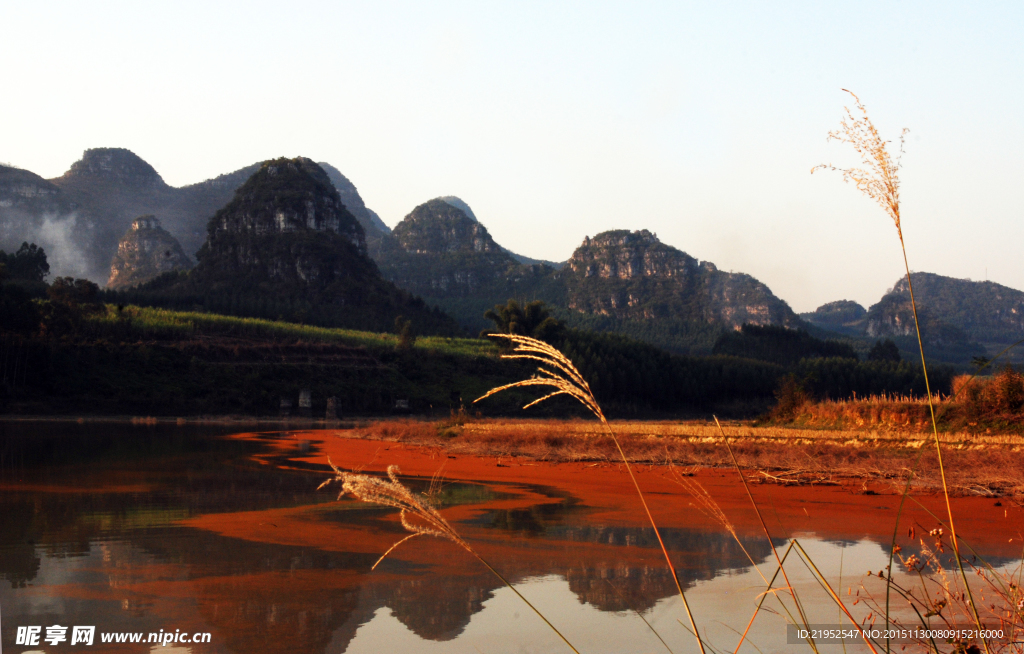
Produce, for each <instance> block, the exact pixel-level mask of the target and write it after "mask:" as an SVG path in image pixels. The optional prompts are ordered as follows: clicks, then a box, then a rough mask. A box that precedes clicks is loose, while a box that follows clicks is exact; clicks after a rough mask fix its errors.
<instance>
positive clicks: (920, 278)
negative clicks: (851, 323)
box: [866, 272, 1024, 343]
mask: <svg viewBox="0 0 1024 654" xmlns="http://www.w3.org/2000/svg"><path fill="white" fill-rule="evenodd" d="M913 281H914V296H915V298H916V299H917V304H918V309H919V310H920V312H921V313H923V314H926V316H927V318H928V320H929V321H930V322H933V323H936V324H940V323H941V324H943V325H948V326H951V327H955V328H957V329H959V330H962V331H963V332H964V333H966V334H967V335H968V336H969V337H970V338H972V339H975V340H978V341H982V342H996V343H1012V342H1013V341H1016V340H1019V339H1021V338H1024V292H1021V291H1018V290H1016V289H1013V288H1010V287H1008V286H1003V285H1002V284H996V283H995V282H975V281H971V280H969V279H956V278H953V277H944V276H942V275H936V274H933V273H923V272H922V273H914V274H913ZM908 311H910V290H909V288H908V286H907V280H906V278H901V279H900V280H899V281H897V282H896V284H895V285H894V286H893V287H892V289H891V290H889V292H888V293H886V294H885V295H884V296H882V299H881V300H880V301H879V303H878V304H876V305H874V306H872V307H871V308H870V309H869V310H868V313H867V326H866V330H867V333H868V335H870V336H889V335H893V336H900V335H909V334H910V333H911V330H912V329H913V323H912V322H910V323H908V318H909V319H910V320H911V321H912V319H913V316H912V315H909V314H908V313H907V312H908Z"/></svg>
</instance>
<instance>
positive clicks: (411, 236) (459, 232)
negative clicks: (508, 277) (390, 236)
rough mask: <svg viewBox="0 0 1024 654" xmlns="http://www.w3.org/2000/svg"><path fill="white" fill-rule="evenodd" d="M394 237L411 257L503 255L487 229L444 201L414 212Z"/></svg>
mask: <svg viewBox="0 0 1024 654" xmlns="http://www.w3.org/2000/svg"><path fill="white" fill-rule="evenodd" d="M393 233H394V235H395V237H396V238H397V239H398V242H399V244H400V245H401V246H402V249H403V250H405V251H406V252H409V253H416V254H441V253H444V252H485V253H492V252H494V253H497V252H502V249H501V247H500V246H499V245H498V244H497V243H495V242H494V239H493V238H491V235H490V234H488V233H487V228H486V227H484V226H483V225H481V224H480V223H478V222H476V221H475V220H473V219H472V218H470V217H469V216H468V215H466V212H465V211H463V210H462V209H460V208H458V207H456V206H454V205H453V204H451V203H449V202H448V201H446V200H442V199H440V198H435V199H433V200H430V201H429V202H426V203H424V204H421V205H420V206H418V207H416V208H415V209H413V210H412V212H411V213H409V215H408V216H406V217H405V218H404V219H403V220H402V222H400V223H399V224H398V225H397V226H396V227H395V229H394V232H393Z"/></svg>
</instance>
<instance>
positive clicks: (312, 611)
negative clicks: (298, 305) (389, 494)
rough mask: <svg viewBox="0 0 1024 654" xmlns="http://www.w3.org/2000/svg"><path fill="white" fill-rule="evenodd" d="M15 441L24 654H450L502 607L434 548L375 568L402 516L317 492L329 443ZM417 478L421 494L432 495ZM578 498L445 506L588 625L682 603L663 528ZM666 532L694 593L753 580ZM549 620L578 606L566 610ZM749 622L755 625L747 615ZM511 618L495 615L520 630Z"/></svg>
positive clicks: (51, 436)
mask: <svg viewBox="0 0 1024 654" xmlns="http://www.w3.org/2000/svg"><path fill="white" fill-rule="evenodd" d="M0 430H2V431H0V436H2V441H0V442H2V445H0V605H2V608H3V622H2V624H3V630H4V631H3V645H4V646H5V647H14V642H13V637H14V629H15V628H16V627H17V626H19V625H43V626H46V625H51V624H62V625H66V624H72V625H96V627H97V631H135V632H146V633H149V632H155V631H159V630H160V629H164V630H168V629H170V630H174V629H181V630H182V631H188V632H210V633H211V634H212V642H211V643H210V644H209V645H204V646H203V648H202V650H201V651H203V652H245V653H249V652H332V653H333V652H343V651H345V650H346V649H347V648H348V647H349V645H350V643H352V642H353V639H354V638H356V636H357V634H358V633H360V630H361V629H363V627H364V626H367V625H369V624H371V623H372V624H373V625H381V624H385V623H386V620H390V619H392V618H393V619H394V620H397V622H398V623H400V624H401V625H404V627H405V628H406V629H408V630H409V632H411V633H412V634H415V635H416V636H417V637H418V638H420V639H423V640H425V641H439V642H448V641H451V640H453V639H457V638H459V637H460V636H461V635H462V634H464V632H466V631H467V627H468V626H469V625H470V623H471V622H473V621H474V620H477V618H476V616H480V615H482V614H486V611H487V607H488V606H490V605H492V604H495V603H497V604H502V602H505V601H506V600H505V599H503V597H504V593H506V591H505V589H504V587H503V586H502V585H501V584H500V582H498V581H497V579H496V578H495V577H494V576H493V575H491V574H490V573H489V572H487V571H486V569H484V568H483V567H482V566H480V565H479V563H478V562H477V561H476V560H475V559H473V558H472V557H471V556H469V555H468V554H467V553H465V552H463V551H462V550H460V549H458V548H457V547H455V546H453V545H452V544H451V543H448V542H444V541H438V540H436V539H429V538H419V539H415V540H413V541H411V542H410V543H408V544H406V545H403V546H402V548H400V549H399V550H396V552H394V553H393V554H392V555H391V556H390V557H389V558H388V559H386V560H385V561H384V562H383V563H382V564H381V565H380V566H379V567H378V569H377V570H376V571H373V572H371V571H370V567H371V566H372V565H373V563H374V562H375V561H376V560H377V558H378V557H379V555H380V553H381V552H383V551H384V550H386V549H387V547H388V546H390V544H392V543H393V542H395V541H396V540H398V539H399V538H401V537H402V536H403V535H404V533H405V532H404V531H403V530H402V529H401V527H400V525H399V524H398V523H397V520H396V513H395V512H394V511H392V510H390V509H386V508H378V507H372V506H367V505H364V504H361V503H359V502H355V501H353V500H348V499H343V500H341V501H336V500H335V495H334V494H333V493H332V492H330V491H320V492H318V491H317V486H318V485H319V484H320V482H321V481H323V479H324V478H325V476H326V470H327V467H326V466H324V465H322V464H318V463H315V462H316V461H318V460H323V459H324V458H325V457H324V455H323V453H322V452H320V450H319V449H318V448H319V445H318V444H317V443H315V442H314V443H312V444H311V443H310V441H308V440H305V439H302V438H296V437H294V436H293V435H290V434H288V433H281V434H261V435H258V436H249V437H232V438H228V437H222V435H223V431H224V430H223V429H221V428H212V429H211V428H198V427H175V426H170V425H158V426H150V427H135V426H129V425H125V424H106V425H99V426H98V425H88V424H87V425H76V424H73V423H72V424H67V423H65V424H61V423H44V424H38V423H0ZM311 461H312V463H311ZM318 470H320V471H318ZM407 481H408V482H409V483H410V484H411V485H413V486H414V487H417V488H419V489H422V490H426V489H427V488H428V487H429V486H430V482H431V480H430V478H429V477H420V478H409V479H408V480H407ZM581 492H582V491H581V490H579V489H577V488H570V487H559V486H554V485H546V484H531V483H516V482H507V481H501V482H486V483H470V482H455V483H446V484H443V485H442V487H441V492H440V493H439V495H437V499H438V501H439V502H440V504H441V505H442V506H443V507H444V508H443V510H444V512H445V515H446V516H448V518H449V519H450V520H452V522H453V524H455V525H456V527H457V529H459V531H460V533H462V534H463V535H464V536H465V537H466V539H467V540H468V541H469V542H471V543H472V544H473V546H474V548H476V549H477V550H478V551H479V552H480V553H481V554H482V555H483V556H484V557H485V558H486V559H488V560H489V561H491V562H492V563H493V564H495V565H496V567H498V568H499V569H500V570H501V571H502V572H503V573H504V574H506V575H507V576H508V577H509V579H510V580H511V581H512V582H513V583H517V584H524V583H525V584H527V585H528V586H530V587H534V586H536V587H538V588H540V587H543V584H540V585H538V583H539V582H538V581H537V580H556V581H557V580H561V581H558V583H557V584H556V586H557V589H558V592H559V593H565V592H566V590H565V589H566V588H567V591H568V594H566V597H569V596H572V597H574V598H575V600H576V602H577V603H578V605H586V606H589V607H592V609H594V610H596V611H595V612H594V613H593V615H595V616H598V617H592V618H589V619H591V620H598V621H599V620H600V619H601V618H600V617H599V616H600V615H602V614H603V615H606V616H608V618H607V619H608V620H612V619H613V617H614V616H615V615H616V614H624V613H628V614H630V615H632V612H633V611H640V612H651V611H654V610H655V609H656V607H657V606H659V605H660V604H664V603H666V602H668V603H671V602H672V598H676V597H677V594H676V589H675V583H674V582H673V580H672V578H671V574H670V573H669V571H668V569H667V567H666V566H665V565H664V561H663V559H662V558H661V553H660V550H659V549H658V546H657V541H656V538H655V535H654V532H653V530H651V529H650V528H649V527H645V526H643V524H644V523H643V521H642V520H639V519H636V520H634V521H633V524H615V523H602V522H601V521H600V520H602V519H603V518H601V516H606V517H607V515H609V514H608V513H607V510H608V507H605V506H600V505H599V504H600V503H601V502H602V501H603V500H602V499H599V498H598V496H596V495H591V496H588V495H586V494H581ZM588 497H589V498H591V499H588ZM683 506H685V503H684V505H683ZM662 535H663V538H664V540H665V543H666V546H667V547H668V548H669V549H670V551H672V552H673V558H674V560H675V561H676V563H677V566H678V571H679V575H680V581H681V582H682V583H683V584H684V588H692V587H694V585H695V584H698V583H700V582H706V581H710V580H714V579H717V578H720V577H722V575H723V574H727V575H742V574H743V573H744V571H746V570H747V569H748V567H749V561H748V560H747V558H746V556H745V555H744V554H743V552H742V550H741V549H740V547H739V545H737V543H736V542H735V540H733V537H732V536H731V535H730V534H729V533H728V532H726V531H724V530H722V529H720V528H712V527H709V526H708V525H707V524H706V523H704V524H702V525H699V526H694V527H693V528H689V527H682V526H679V525H678V524H677V525H674V526H670V527H667V528H665V529H664V530H663V534H662ZM740 539H741V540H742V541H743V544H744V547H745V548H746V550H747V551H748V552H749V553H750V555H751V556H753V557H754V559H755V560H756V561H759V562H760V561H762V560H766V559H767V558H768V557H770V556H771V548H770V546H769V544H768V543H767V542H766V541H765V539H764V538H763V537H759V536H758V535H757V533H756V532H749V533H747V532H743V531H741V533H740ZM851 542H853V541H851ZM776 543H777V544H781V543H784V541H783V540H778V541H776ZM545 583H547V582H545ZM559 584H560V585H559ZM541 599H543V598H541ZM502 610H504V609H502ZM550 610H551V611H552V612H554V613H555V614H559V613H561V612H563V611H570V610H577V609H573V608H572V606H571V603H570V604H566V603H565V602H562V603H561V604H559V605H557V606H554V607H552V608H551V609H550ZM382 611H384V613H382ZM515 611H524V612H526V611H528V609H525V607H522V606H519V607H518V609H514V610H513V612H514V613H515ZM741 612H742V613H744V618H743V619H744V620H745V619H747V618H748V617H749V612H748V609H747V607H746V606H745V605H744V606H743V607H742V611H741ZM515 615H518V613H515ZM652 615H653V613H652ZM387 616H390V617H387ZM511 619H512V618H507V619H505V618H499V620H501V621H502V626H506V627H507V626H508V625H507V624H505V623H507V622H508V620H511ZM572 619H573V618H569V620H570V621H571V620H572ZM614 619H616V620H618V619H620V618H614ZM382 620H384V621H385V622H382ZM524 620H525V618H524ZM387 624H390V623H387ZM481 624H484V623H481ZM509 624H510V623H509ZM595 624H596V623H595ZM609 624H611V623H609ZM524 625H525V623H524ZM375 628H376V627H375ZM480 628H481V629H483V627H480ZM522 628H523V629H527V628H528V629H530V630H534V629H535V626H534V625H533V624H532V623H530V626H529V627H525V626H524V627H522ZM599 628H600V627H595V629H598V630H599ZM545 629H546V628H544V627H543V625H541V626H540V627H539V628H537V632H538V633H540V634H545V631H544V630H545ZM677 631H678V629H677ZM367 633H369V632H367ZM389 633H391V634H392V636H394V637H396V638H397V637H398V636H397V635H395V634H394V633H393V632H389ZM587 633H588V634H589V633H591V632H589V631H588V632H587ZM530 634H531V635H530V637H529V638H527V639H526V640H530V639H533V638H534V632H533V631H530ZM390 637H391V636H389V638H390ZM545 637H546V634H545ZM360 642H362V640H361V641H360ZM425 646H426V645H425ZM106 647H109V648H110V650H109V651H117V652H134V651H138V652H142V651H149V649H148V647H149V646H147V645H145V644H141V645H128V644H118V645H117V646H116V647H115V646H113V645H107V646H106ZM133 648H134V649H133ZM552 649H555V650H557V649H558V645H557V643H554V644H552ZM598 649H600V648H598ZM12 651H13V650H12ZM48 651H49V650H48ZM93 651H97V652H100V651H106V650H104V649H103V646H100V645H99V644H97V646H95V647H94V648H93ZM194 651H200V650H198V649H196V650H194ZM470 651H472V650H470Z"/></svg>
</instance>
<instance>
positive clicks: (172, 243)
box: [107, 216, 193, 288]
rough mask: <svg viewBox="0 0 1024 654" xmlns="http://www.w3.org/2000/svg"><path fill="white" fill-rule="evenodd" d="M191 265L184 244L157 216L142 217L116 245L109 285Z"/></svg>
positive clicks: (124, 285)
mask: <svg viewBox="0 0 1024 654" xmlns="http://www.w3.org/2000/svg"><path fill="white" fill-rule="evenodd" d="M192 265H193V263H192V260H191V259H190V258H189V256H188V255H187V254H185V251H184V250H183V249H182V248H181V244H180V243H178V240H177V239H176V238H174V237H173V236H171V235H170V233H168V232H167V230H165V229H164V228H163V227H161V226H160V221H159V220H157V218H155V217H154V216H140V217H138V218H136V219H135V220H134V221H132V226H131V228H130V229H129V230H128V233H127V234H125V235H124V236H123V237H122V238H121V242H120V243H118V245H117V254H116V255H114V260H113V262H112V263H111V264H110V279H108V280H107V288H129V287H131V286H137V285H139V284H144V283H145V282H148V281H150V280H152V279H155V278H157V277H159V276H160V275H162V274H164V273H166V272H172V271H175V270H188V269H189V268H191V267H192Z"/></svg>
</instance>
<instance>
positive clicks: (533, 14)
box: [0, 1, 1024, 311]
mask: <svg viewBox="0 0 1024 654" xmlns="http://www.w3.org/2000/svg"><path fill="white" fill-rule="evenodd" d="M1022 18H1024V4H1022V3H1019V2H1003V3H997V2H991V3H977V2H974V3H970V4H968V3H963V4H954V3H942V2H905V1H904V2H858V3H845V4H839V3H831V4H828V3H821V2H788V3H787V2H776V3H761V2H739V3H727V2H714V3H712V2H708V3H684V2H664V3H638V2H621V3H598V2H578V3H571V2H547V3H529V2H516V3H493V2H465V3H457V2H437V1H435V2H423V3H401V2H366V3H362V2H351V3H348V2H335V3H327V2H320V3H318V2H290V3H282V2H279V1H277V2H245V3H210V2H196V3H193V2H175V3H162V4H158V3H138V2H131V3H81V2H69V3H49V2H24V1H22V2H5V3H3V4H0V34H2V38H0V60H2V61H3V62H4V63H3V74H2V76H0V84H2V86H0V88H2V89H3V95H2V96H0V126H2V129H0V161H4V162H10V163H13V164H15V165H17V166H20V167H23V168H27V169H29V170H32V171H34V172H37V173H39V174H41V175H43V176H44V177H53V176H57V175H60V174H61V173H63V172H64V170H66V169H67V167H68V166H69V165H70V164H71V163H72V162H73V161H75V160H76V159H78V158H79V157H80V156H81V153H82V151H83V150H85V149H86V148H90V147H126V148H129V149H131V150H133V151H134V152H135V153H136V154H138V155H139V156H141V157H142V158H144V159H145V160H147V161H148V162H150V163H151V164H152V165H153V166H154V167H155V168H156V169H157V170H158V171H159V172H160V174H161V175H163V177H164V179H165V180H166V181H167V182H168V183H170V184H174V185H184V184H189V183H193V182H197V181H201V180H203V179H206V178H209V177H212V176H215V175H217V174H220V173H224V172H229V171H232V170H235V169H237V168H240V167H242V166H245V165H248V164H250V163H253V162H255V161H258V160H263V159H267V158H271V157H277V156H297V155H303V156H307V157H310V158H313V159H315V160H318V161H328V162H330V163H332V164H334V165H335V166H337V167H338V168H339V169H340V170H341V171H342V172H343V173H344V174H345V175H346V176H348V177H349V178H350V179H351V180H352V181H353V182H354V183H355V184H356V186H357V187H358V188H359V191H360V194H361V195H362V196H363V198H364V200H365V201H366V203H367V205H368V206H369V207H371V208H372V209H374V210H375V211H377V212H378V213H379V214H380V215H381V217H382V218H383V219H384V221H385V222H387V223H388V224H389V225H392V226H393V225H395V224H396V223H397V222H398V221H399V220H401V219H402V217H403V216H405V214H407V213H408V212H409V211H410V210H411V209H412V208H413V207H414V206H416V205H417V204H420V203H422V202H424V201H426V200H428V199H430V198H433V197H436V196H439V195H449V194H451V195H457V196H459V197H461V198H462V199H463V200H465V201H466V202H468V203H469V204H470V205H471V206H472V207H473V210H474V212H475V213H476V214H477V216H478V217H479V218H480V219H481V221H482V222H483V223H484V224H485V225H486V226H487V228H488V229H489V230H490V232H491V234H492V235H493V236H494V237H495V239H496V240H497V241H498V242H499V243H501V244H502V245H505V246H506V247H508V248H510V249H512V250H514V251H517V252H520V253H523V254H526V255H529V256H533V257H540V258H546V259H554V260H564V259H566V258H567V257H568V256H569V255H570V254H571V253H572V251H573V249H574V248H575V247H576V246H578V245H579V243H580V242H581V241H582V240H583V237H584V236H586V235H590V236H593V235H594V234H596V233H598V232H601V231H604V230H607V229H641V228H647V229H650V230H651V231H654V232H656V233H657V234H658V236H659V237H660V238H661V239H662V240H663V241H664V242H666V243H669V244H671V245H674V246H676V247H678V248H680V249H682V250H685V251H686V252H688V253H689V254H691V255H693V256H695V257H697V258H699V259H702V260H704V259H707V260H710V261H713V262H715V263H716V264H717V265H718V266H719V267H720V268H723V269H726V270H729V269H732V270H737V271H744V272H748V273H750V274H752V275H754V276H755V277H757V278H759V279H761V280H762V281H764V282H765V283H767V284H768V285H769V286H770V287H771V288H772V290H773V291H775V293H776V294H777V295H779V296H780V297H782V298H783V299H785V300H787V301H788V302H789V303H790V304H791V305H792V306H793V308H794V309H796V310H798V311H807V310H811V309H813V308H814V307H816V306H818V305H819V304H821V303H824V302H827V301H830V300H837V299H843V298H846V299H853V300H857V301H859V302H861V303H863V304H865V305H868V304H871V303H874V302H875V301H877V300H878V298H879V297H880V296H881V294H882V293H883V292H884V291H885V290H886V289H887V288H888V287H890V286H891V285H892V284H893V283H894V282H895V281H896V280H897V278H898V277H899V276H900V274H901V266H902V261H901V259H900V258H899V250H898V243H897V240H896V235H895V230H894V229H893V227H892V225H891V224H890V223H889V222H888V220H887V218H886V217H885V216H884V215H883V214H882V213H881V211H880V210H879V209H877V208H876V207H875V206H874V205H873V204H871V203H870V202H869V201H868V200H866V199H863V198H861V197H860V196H859V195H858V194H857V192H856V191H855V189H853V188H852V187H850V186H847V185H844V184H843V183H842V182H841V180H840V179H839V177H838V176H837V175H828V174H815V175H814V176H813V177H812V176H811V175H810V174H809V171H810V168H811V167H812V166H813V165H814V164H817V163H823V162H833V163H836V164H849V163H854V160H853V159H852V155H851V152H848V151H847V150H845V149H844V148H843V147H842V146H840V145H836V144H834V143H833V144H829V143H827V142H826V140H825V136H826V134H827V133H828V131H829V130H830V129H834V128H835V127H836V126H837V125H838V122H839V119H840V117H841V112H842V107H843V106H844V104H846V103H847V97H846V96H845V94H843V93H842V92H841V91H840V88H842V87H845V88H850V89H853V90H855V91H856V92H857V93H858V94H859V95H860V96H861V98H862V99H863V100H864V102H865V104H866V105H867V106H868V109H869V111H870V112H871V115H872V117H873V119H874V121H875V123H876V125H877V126H878V127H879V128H880V129H881V130H882V131H883V133H884V134H888V135H891V136H893V137H895V136H896V135H897V134H898V133H899V129H900V128H902V127H909V128H910V129H911V133H910V135H909V139H908V142H907V154H906V155H905V157H904V171H903V175H902V179H903V200H904V207H903V211H904V230H905V234H906V237H907V243H908V249H909V254H910V262H911V267H912V268H913V269H916V270H927V271H930V272H936V273H940V274H944V275H951V276H955V277H970V278H973V279H984V278H985V275H986V268H987V274H988V278H989V279H991V280H994V281H997V282H1000V283H1003V284H1007V285H1009V286H1012V287H1015V288H1019V289H1024V266H1022V265H1021V255H1022V254H1024V194H1022V192H1021V190H1020V188H1021V187H1022V184H1021V183H1020V181H1019V178H1020V177H1021V175H1022V173H1024V128H1022V125H1021V122H1022V118H1024V109H1022V101H1024V93H1022V80H1024V76H1022V71H1024V40H1022V39H1021V34H1022V33H1024V20H1022Z"/></svg>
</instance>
